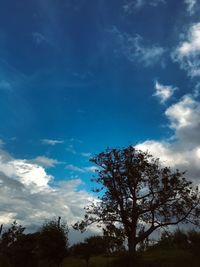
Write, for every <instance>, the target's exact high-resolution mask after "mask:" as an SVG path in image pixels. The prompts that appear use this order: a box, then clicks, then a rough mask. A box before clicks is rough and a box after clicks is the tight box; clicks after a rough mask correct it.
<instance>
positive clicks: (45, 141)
mask: <svg viewBox="0 0 200 267" xmlns="http://www.w3.org/2000/svg"><path fill="white" fill-rule="evenodd" d="M41 142H42V143H43V144H44V145H50V146H55V145H57V144H63V143H64V141H63V140H56V139H42V140H41Z"/></svg>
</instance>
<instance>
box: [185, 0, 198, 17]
mask: <svg viewBox="0 0 200 267" xmlns="http://www.w3.org/2000/svg"><path fill="white" fill-rule="evenodd" d="M184 3H185V4H186V5H187V12H188V13H189V15H193V14H194V13H195V6H196V4H197V0H185V1H184Z"/></svg>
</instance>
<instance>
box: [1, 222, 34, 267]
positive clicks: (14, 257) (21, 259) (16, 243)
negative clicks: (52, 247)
mask: <svg viewBox="0 0 200 267" xmlns="http://www.w3.org/2000/svg"><path fill="white" fill-rule="evenodd" d="M24 230H25V228H24V227H22V226H21V225H18V224H17V222H16V221H14V222H13V223H12V224H11V227H10V228H8V229H7V230H5V231H4V232H3V234H2V236H1V239H0V251H1V258H3V259H4V261H7V262H9V264H10V265H11V266H19V265H20V266H30V265H29V264H28V263H27V261H26V260H27V259H28V260H29V259H30V254H31V253H29V252H30V251H28V246H27V242H25V240H26V235H25V234H24ZM31 245H33V242H32V241H31ZM25 250H26V251H25ZM28 254H29V255H28ZM26 256H29V257H28V258H27V257H26Z"/></svg>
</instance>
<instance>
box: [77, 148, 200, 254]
mask: <svg viewBox="0 0 200 267" xmlns="http://www.w3.org/2000/svg"><path fill="white" fill-rule="evenodd" d="M91 161H92V162H93V163H96V164H97V166H98V168H99V169H98V170H97V177H96V178H94V179H93V181H94V182H96V183H97V184H99V185H100V188H97V189H96V192H102V194H103V195H100V201H99V202H97V203H96V202H95V203H93V204H92V205H90V206H88V207H86V215H85V219H84V220H83V221H81V222H77V223H76V224H75V225H74V228H75V229H79V230H81V231H84V230H85V228H86V227H87V226H88V225H90V224H92V223H94V222H96V223H98V224H101V225H102V227H103V228H104V230H105V231H111V232H112V233H115V235H116V236H118V235H121V236H122V237H124V238H125V239H127V241H128V247H129V251H130V252H132V253H134V252H135V250H136V246H137V244H139V243H140V242H142V241H143V240H145V239H146V238H147V237H148V236H149V235H150V234H151V233H153V232H154V231H155V230H156V229H158V228H164V227H167V226H169V225H176V224H178V223H188V222H190V223H194V224H196V225H198V224H199V219H198V216H199V214H200V209H199V201H200V198H199V192H198V188H193V187H192V182H190V181H187V180H186V179H185V177H184V174H185V173H184V172H180V171H179V170H176V171H172V170H171V169H170V168H169V167H162V166H161V164H160V163H159V160H158V159H154V158H153V157H152V156H151V155H149V154H148V153H144V152H141V151H139V150H136V149H135V148H134V147H132V146H129V147H127V148H124V149H107V150H106V151H105V152H102V153H100V154H99V155H97V156H96V157H95V158H93V159H92V160H91Z"/></svg>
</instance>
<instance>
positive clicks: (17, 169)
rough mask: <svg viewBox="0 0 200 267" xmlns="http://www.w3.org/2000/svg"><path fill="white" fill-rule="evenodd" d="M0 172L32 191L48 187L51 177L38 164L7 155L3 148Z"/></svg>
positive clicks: (0, 157) (0, 156) (0, 155)
mask: <svg viewBox="0 0 200 267" xmlns="http://www.w3.org/2000/svg"><path fill="white" fill-rule="evenodd" d="M0 173H2V174H3V175H5V176H8V177H10V178H12V179H13V180H16V181H19V182H20V183H22V184H23V185H26V186H28V187H30V190H32V191H35V190H42V189H43V188H46V189H48V188H49V186H48V183H49V182H50V181H51V179H52V176H51V175H48V174H47V173H46V172H45V170H44V169H43V167H41V166H39V165H38V164H33V163H29V162H28V161H26V160H23V159H14V158H12V157H10V156H9V157H8V156H7V154H5V153H4V151H3V150H1V151H0Z"/></svg>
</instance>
